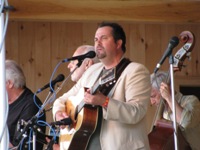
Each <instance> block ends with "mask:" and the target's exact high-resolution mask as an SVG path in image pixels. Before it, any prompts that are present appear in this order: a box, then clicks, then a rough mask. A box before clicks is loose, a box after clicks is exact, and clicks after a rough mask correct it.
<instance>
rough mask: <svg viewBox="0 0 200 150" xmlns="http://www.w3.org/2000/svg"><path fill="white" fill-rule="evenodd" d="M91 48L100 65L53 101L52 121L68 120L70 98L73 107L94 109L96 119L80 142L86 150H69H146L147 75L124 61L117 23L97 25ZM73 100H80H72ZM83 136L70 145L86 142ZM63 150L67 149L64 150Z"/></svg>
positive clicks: (121, 33) (142, 68) (123, 44)
mask: <svg viewBox="0 0 200 150" xmlns="http://www.w3.org/2000/svg"><path fill="white" fill-rule="evenodd" d="M94 45H95V52H96V55H97V58H98V59H99V60H100V63H96V64H94V65H92V66H91V67H90V68H89V69H87V71H85V73H84V74H83V76H82V77H81V78H80V79H79V80H78V82H77V83H76V84H75V85H74V86H73V87H72V88H71V89H70V90H69V91H68V92H67V93H65V94H64V95H63V96H62V97H60V98H58V99H56V101H55V102H54V105H53V117H54V118H55V119H56V121H58V120H61V119H63V118H67V117H71V116H70V115H71V114H70V112H69V113H67V114H66V111H67V110H68V109H66V106H65V104H66V103H68V99H69V98H71V97H74V102H75V103H77V104H80V102H82V101H83V102H84V103H85V104H87V106H88V105H89V106H91V107H92V106H93V107H98V108H99V115H98V120H96V121H97V126H96V129H95V132H94V133H93V134H92V135H91V138H90V139H89V141H87V142H83V143H84V144H85V145H86V147H87V148H83V147H79V148H74V147H71V149H87V150H102V149H103V150H138V149H140V150H148V149H149V143H148V137H147V130H146V112H147V107H148V105H149V99H150V90H151V86H150V75H149V71H148V70H147V68H146V67H145V66H144V65H142V64H139V63H136V62H131V61H130V60H129V59H127V58H125V57H124V55H125V52H126V35H125V32H124V30H123V28H122V27H121V26H120V25H119V24H117V23H109V22H103V23H101V24H100V25H99V26H98V28H97V30H96V33H95V36H94ZM112 79H113V80H112ZM109 81H111V82H109ZM112 81H113V82H112ZM106 83H107V84H106ZM96 85H97V86H96ZM98 85H99V86H98ZM96 87H97V90H94V89H96ZM101 87H104V88H101ZM93 90H94V91H93ZM77 96H80V98H79V99H75V97H77ZM84 109H85V108H84ZM70 131H71V130H70ZM69 134H71V132H69ZM72 134H73V130H72ZM84 135H87V130H86V131H85V134H83V137H80V138H79V139H80V140H76V141H74V142H75V143H74V146H80V144H82V143H81V140H83V139H85V138H86V137H85V136H84ZM66 140H67V139H66ZM64 148H65V149H68V147H67V146H65V147H64Z"/></svg>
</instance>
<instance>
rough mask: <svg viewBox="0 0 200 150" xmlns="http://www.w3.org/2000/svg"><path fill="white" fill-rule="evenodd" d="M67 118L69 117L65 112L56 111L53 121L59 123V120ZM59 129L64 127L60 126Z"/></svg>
mask: <svg viewBox="0 0 200 150" xmlns="http://www.w3.org/2000/svg"><path fill="white" fill-rule="evenodd" d="M68 117H69V116H68V115H67V113H66V112H63V111H57V112H56V115H55V120H56V121H60V120H62V119H64V118H68ZM60 128H61V129H64V128H65V126H64V125H62V126H60Z"/></svg>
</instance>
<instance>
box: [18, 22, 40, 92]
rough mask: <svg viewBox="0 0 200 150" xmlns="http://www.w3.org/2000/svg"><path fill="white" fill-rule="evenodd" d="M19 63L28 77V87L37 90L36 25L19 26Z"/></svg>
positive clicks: (25, 23)
mask: <svg viewBox="0 0 200 150" xmlns="http://www.w3.org/2000/svg"><path fill="white" fill-rule="evenodd" d="M18 48H19V61H18V63H19V64H20V65H21V66H22V68H23V70H24V73H25V75H26V78H27V80H26V83H27V86H28V87H29V86H30V87H32V89H35V84H36V82H35V74H36V72H35V58H36V57H37V56H35V23H31V22H21V23H20V24H19V47H18Z"/></svg>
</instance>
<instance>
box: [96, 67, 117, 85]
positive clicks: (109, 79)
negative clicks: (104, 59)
mask: <svg viewBox="0 0 200 150" xmlns="http://www.w3.org/2000/svg"><path fill="white" fill-rule="evenodd" d="M115 72H116V68H114V69H111V70H108V71H107V72H106V73H105V74H103V76H102V77H101V78H100V79H99V85H106V84H109V85H111V84H113V83H115V82H116V80H115V78H116V73H115Z"/></svg>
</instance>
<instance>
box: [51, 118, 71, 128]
mask: <svg viewBox="0 0 200 150" xmlns="http://www.w3.org/2000/svg"><path fill="white" fill-rule="evenodd" d="M70 124H72V119H71V118H65V119H62V120H60V121H55V122H52V123H50V125H52V126H54V125H59V126H61V125H70Z"/></svg>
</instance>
